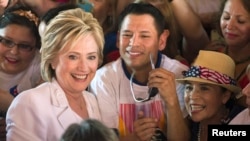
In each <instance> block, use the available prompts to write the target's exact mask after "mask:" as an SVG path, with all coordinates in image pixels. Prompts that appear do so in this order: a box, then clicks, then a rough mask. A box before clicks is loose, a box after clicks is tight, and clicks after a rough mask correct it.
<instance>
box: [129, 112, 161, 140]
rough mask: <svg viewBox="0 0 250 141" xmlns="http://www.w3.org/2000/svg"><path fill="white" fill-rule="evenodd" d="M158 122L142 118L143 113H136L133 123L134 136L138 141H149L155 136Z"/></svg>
mask: <svg viewBox="0 0 250 141" xmlns="http://www.w3.org/2000/svg"><path fill="white" fill-rule="evenodd" d="M157 127H158V121H157V119H154V118H149V117H144V113H143V112H142V111H140V112H139V113H138V119H137V120H136V121H135V122H134V134H135V135H136V137H137V138H138V139H139V141H149V140H150V139H151V137H152V136H153V135H154V134H155V130H156V128H157Z"/></svg>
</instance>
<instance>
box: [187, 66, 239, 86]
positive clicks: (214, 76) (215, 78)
mask: <svg viewBox="0 0 250 141" xmlns="http://www.w3.org/2000/svg"><path fill="white" fill-rule="evenodd" d="M183 75H184V76H185V77H197V78H201V79H205V80H209V81H212V82H215V83H218V84H230V85H234V86H236V81H235V80H234V79H233V78H231V77H230V76H227V75H225V74H222V73H219V72H217V71H214V70H211V69H208V68H206V67H202V66H192V67H191V68H190V69H189V70H188V71H184V72H183Z"/></svg>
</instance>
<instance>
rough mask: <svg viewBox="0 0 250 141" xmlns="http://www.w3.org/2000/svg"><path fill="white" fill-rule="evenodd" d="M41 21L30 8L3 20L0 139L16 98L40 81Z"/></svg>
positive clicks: (0, 32) (9, 13)
mask: <svg viewBox="0 0 250 141" xmlns="http://www.w3.org/2000/svg"><path fill="white" fill-rule="evenodd" d="M37 25H38V18H37V16H36V15H35V14H34V13H33V12H32V11H31V10H29V9H27V8H24V7H13V8H11V9H9V10H7V11H5V13H4V14H3V15H2V17H1V18H0V140H1V141H2V139H3V138H5V119H4V118H5V115H6V112H7V110H8V107H9V105H10V104H11V102H12V100H13V98H14V97H15V96H17V95H18V94H19V93H20V92H22V91H24V90H27V89H30V88H33V87H35V86H36V85H37V84H39V82H41V75H40V54H39V49H40V36H39V34H38V28H37ZM3 140H4V139H3Z"/></svg>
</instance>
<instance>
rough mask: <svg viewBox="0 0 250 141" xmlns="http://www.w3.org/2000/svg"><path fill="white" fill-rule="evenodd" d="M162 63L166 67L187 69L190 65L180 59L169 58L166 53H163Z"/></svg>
mask: <svg viewBox="0 0 250 141" xmlns="http://www.w3.org/2000/svg"><path fill="white" fill-rule="evenodd" d="M162 65H163V67H164V68H166V69H180V70H187V69H188V67H189V66H188V65H185V64H183V63H181V62H180V61H179V60H176V59H172V58H169V57H167V56H166V55H162Z"/></svg>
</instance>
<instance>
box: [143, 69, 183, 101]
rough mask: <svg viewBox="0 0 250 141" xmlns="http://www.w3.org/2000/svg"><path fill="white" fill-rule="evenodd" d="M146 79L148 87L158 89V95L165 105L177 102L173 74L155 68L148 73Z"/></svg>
mask: <svg viewBox="0 0 250 141" xmlns="http://www.w3.org/2000/svg"><path fill="white" fill-rule="evenodd" d="M148 79H149V80H148V86H149V87H156V88H158V90H159V94H160V95H161V97H162V99H163V100H164V101H165V102H166V104H170V103H171V104H172V102H175V103H176V101H178V97H177V94H176V84H175V74H174V73H172V72H169V71H167V70H165V69H163V68H157V69H154V70H152V71H151V72H150V73H149V78H148Z"/></svg>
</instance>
